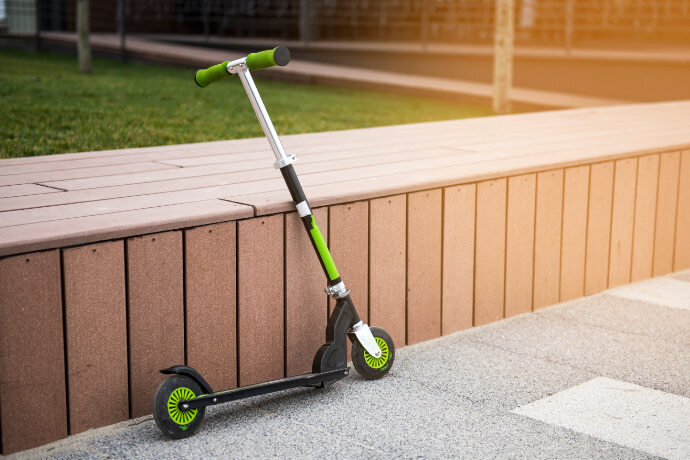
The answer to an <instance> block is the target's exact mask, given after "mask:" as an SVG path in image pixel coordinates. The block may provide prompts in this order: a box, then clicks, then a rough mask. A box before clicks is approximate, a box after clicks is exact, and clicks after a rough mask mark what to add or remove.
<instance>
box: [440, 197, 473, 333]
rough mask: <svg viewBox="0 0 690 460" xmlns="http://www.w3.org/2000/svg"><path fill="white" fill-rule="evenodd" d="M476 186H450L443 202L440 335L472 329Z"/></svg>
mask: <svg viewBox="0 0 690 460" xmlns="http://www.w3.org/2000/svg"><path fill="white" fill-rule="evenodd" d="M476 199H477V186H476V185H475V184H467V185H460V186H457V187H448V188H447V189H445V190H444V199H443V299H442V302H443V305H442V308H441V314H442V318H441V327H442V331H441V333H442V334H443V335H445V334H450V333H452V332H455V331H459V330H461V329H467V328H470V327H472V303H473V300H474V217H475V216H474V207H475V203H476Z"/></svg>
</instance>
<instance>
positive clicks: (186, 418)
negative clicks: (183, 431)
mask: <svg viewBox="0 0 690 460" xmlns="http://www.w3.org/2000/svg"><path fill="white" fill-rule="evenodd" d="M195 397H196V395H195V394H194V392H193V391H192V390H190V389H189V388H187V387H179V388H175V390H174V391H173V392H172V393H170V397H169V398H168V415H170V420H172V421H173V422H175V423H177V424H178V425H180V426H185V425H189V424H190V423H191V422H192V420H194V418H196V414H197V412H199V410H198V409H190V410H185V411H181V410H180V408H179V407H178V406H177V405H178V403H179V402H180V401H181V400H183V399H193V398H195Z"/></svg>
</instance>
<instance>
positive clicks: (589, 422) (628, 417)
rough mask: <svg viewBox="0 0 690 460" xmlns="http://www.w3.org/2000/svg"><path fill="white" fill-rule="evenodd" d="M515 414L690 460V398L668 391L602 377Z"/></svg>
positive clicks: (517, 411)
mask: <svg viewBox="0 0 690 460" xmlns="http://www.w3.org/2000/svg"><path fill="white" fill-rule="evenodd" d="M513 413H516V414H520V415H525V416H527V417H531V418H534V419H536V420H541V421H544V422H546V423H551V424H555V425H558V426H562V427H565V428H570V429H572V430H574V431H577V432H580V433H586V434H590V435H592V436H595V437H597V438H601V439H607V440H609V441H613V442H616V443H619V444H622V445H627V446H630V447H633V448H639V449H642V450H644V451H646V452H651V453H653V454H655V455H660V456H662V457H665V458H671V459H679V460H680V459H686V458H690V431H689V430H688V427H690V399H689V398H685V397H682V396H677V395H672V394H669V393H664V392H663V391H657V390H650V389H648V388H644V387H641V386H639V385H633V384H630V383H626V382H620V381H618V380H613V379H608V378H605V377H598V378H596V379H592V380H590V381H588V382H585V383H583V384H581V385H578V386H576V387H573V388H570V389H568V390H565V391H562V392H560V393H558V394H556V395H553V396H551V397H548V398H544V399H541V400H539V401H535V402H533V403H530V404H527V405H525V406H522V407H518V408H516V409H515V410H513ZM650 419H651V420H654V423H653V424H651V425H650V423H649V421H650ZM669 441H670V442H669Z"/></svg>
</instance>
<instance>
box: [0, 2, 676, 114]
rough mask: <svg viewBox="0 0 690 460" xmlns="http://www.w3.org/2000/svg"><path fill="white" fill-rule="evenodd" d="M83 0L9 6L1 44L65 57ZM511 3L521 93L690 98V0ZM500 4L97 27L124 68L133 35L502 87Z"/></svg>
mask: <svg viewBox="0 0 690 460" xmlns="http://www.w3.org/2000/svg"><path fill="white" fill-rule="evenodd" d="M77 1H78V0H0V12H3V13H0V45H2V44H3V43H5V44H6V43H8V40H12V39H14V40H15V44H14V45H12V44H11V45H10V46H16V41H17V40H22V39H23V40H25V42H26V41H33V42H34V43H38V44H39V46H43V47H46V49H48V48H50V47H51V46H52V49H53V50H56V47H57V45H56V43H55V39H56V38H57V36H58V35H60V34H62V36H63V37H62V38H64V37H65V36H68V35H69V34H72V35H74V32H75V29H76V4H77ZM501 1H503V0H501ZM506 1H509V2H510V3H511V4H512V10H511V11H512V21H513V22H512V24H513V26H514V33H513V31H511V35H512V36H513V41H514V45H515V47H514V53H513V51H512V49H511V55H512V56H513V59H512V60H511V62H514V64H512V65H513V69H512V76H511V77H510V80H511V81H512V85H513V86H514V87H516V88H525V89H537V90H542V91H551V92H559V93H563V94H573V95H580V96H588V97H589V96H591V97H597V98H606V99H607V100H611V101H617V102H628V101H629V102H635V101H661V100H677V99H690V85H688V84H687V82H688V81H690V0H506ZM496 5H497V0H97V1H96V0H91V1H90V29H91V32H92V34H94V35H97V34H100V35H103V36H107V35H108V34H110V36H111V37H114V35H113V34H118V35H119V37H120V38H119V41H117V40H113V42H114V43H120V45H119V46H120V49H121V51H120V52H118V53H113V52H111V56H112V57H118V56H122V58H123V60H124V58H125V56H126V54H127V52H128V51H127V48H126V44H125V43H126V37H138V38H141V39H146V40H154V41H158V42H166V43H176V44H179V45H192V46H203V47H213V48H218V49H222V50H232V51H238V52H248V51H255V50H256V49H262V48H265V47H268V46H274V45H275V44H279V43H280V44H285V45H288V46H289V47H290V49H291V51H292V54H293V57H294V58H295V59H298V60H303V61H312V62H319V63H322V64H332V65H341V66H342V65H344V66H348V67H362V68H369V69H376V70H383V71H388V72H395V73H400V74H415V75H420V76H427V77H439V78H445V79H453V80H456V81H463V82H470V83H473V84H474V83H481V84H491V82H492V75H493V74H494V62H493V58H494V47H493V44H494V38H495V15H496ZM3 16H4V18H3ZM51 40H52V44H51ZM63 48H64V47H63ZM63 51H67V52H74V47H73V46H72V47H71V48H70V47H67V48H64V49H63ZM96 51H97V53H101V55H104V54H105V55H107V53H104V52H103V49H100V50H99V49H98V47H97V49H96ZM184 64H185V63H183V62H180V63H179V65H184Z"/></svg>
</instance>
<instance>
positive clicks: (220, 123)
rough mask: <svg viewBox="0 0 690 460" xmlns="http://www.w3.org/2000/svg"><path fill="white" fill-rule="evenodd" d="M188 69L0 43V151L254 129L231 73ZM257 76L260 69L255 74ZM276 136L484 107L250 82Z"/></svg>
mask: <svg viewBox="0 0 690 460" xmlns="http://www.w3.org/2000/svg"><path fill="white" fill-rule="evenodd" d="M191 74H192V72H191V70H184V69H176V68H166V67H161V66H154V65H141V64H126V65H123V64H120V63H119V62H113V61H107V60H95V61H94V62H93V73H92V75H81V74H79V73H78V71H77V63H76V58H74V57H68V56H62V55H54V54H46V53H40V54H36V53H29V52H20V51H8V50H0V103H1V107H0V158H9V157H21V156H30V155H47V154H53V153H64V152H80V151H87V150H103V149H115V148H126V147H142V146H151V145H165V144H179V143H187V142H201V141H212V140H222V139H238V138H243V137H255V136H261V135H262V132H261V128H260V127H259V125H258V122H257V121H256V118H255V116H254V112H253V111H252V109H251V105H250V104H249V101H248V100H247V97H246V95H245V93H244V90H243V89H242V85H241V83H240V82H239V79H237V78H232V79H229V80H228V81H223V82H219V83H216V84H214V85H213V86H211V87H209V88H206V89H200V88H198V87H197V86H196V85H195V84H194V83H193V81H192V76H191ZM258 75H259V76H260V72H258ZM257 86H258V87H259V90H260V91H261V94H262V97H263V99H264V102H265V103H266V106H267V107H268V110H269V112H270V114H271V117H272V119H273V122H274V124H275V126H276V129H277V131H278V133H279V134H292V133H306V132H316V131H330V130H338V129H348V128H363V127H368V126H383V125H393V124H401V123H414V122H423V121H435V120H447V119H454V118H464V117H477V116H483V115H489V114H491V110H490V108H488V107H485V106H481V105H472V104H459V103H451V102H444V101H440V100H433V99H426V98H420V97H410V96H403V95H395V94H386V93H378V92H374V91H365V90H357V89H349V88H335V87H330V86H318V85H300V84H289V83H280V82H271V81H261V80H259V81H258V82H257Z"/></svg>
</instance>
